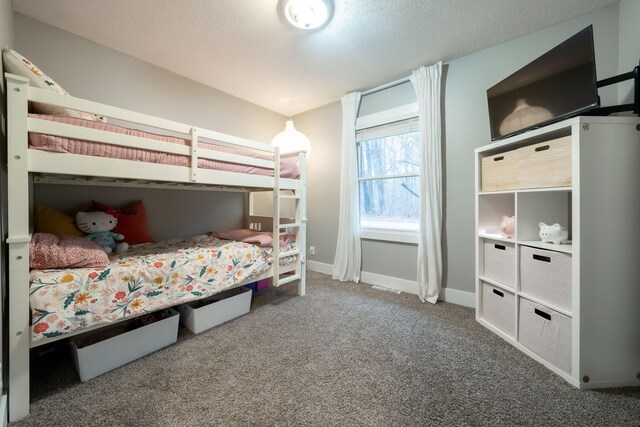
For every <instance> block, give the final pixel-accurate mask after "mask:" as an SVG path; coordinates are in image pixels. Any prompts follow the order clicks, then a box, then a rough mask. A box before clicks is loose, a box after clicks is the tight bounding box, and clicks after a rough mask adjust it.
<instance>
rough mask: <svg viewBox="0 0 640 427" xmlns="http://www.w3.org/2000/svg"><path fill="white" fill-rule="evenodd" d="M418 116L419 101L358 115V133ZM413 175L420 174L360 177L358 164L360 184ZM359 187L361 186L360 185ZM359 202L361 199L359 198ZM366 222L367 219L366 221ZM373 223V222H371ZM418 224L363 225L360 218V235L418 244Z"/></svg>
mask: <svg viewBox="0 0 640 427" xmlns="http://www.w3.org/2000/svg"><path fill="white" fill-rule="evenodd" d="M417 117H418V103H417V102H414V103H411V104H406V105H401V106H399V107H395V108H390V109H387V110H384V111H380V112H378V113H373V114H369V115H366V116H362V117H358V118H357V119H356V133H358V132H360V131H363V130H365V129H368V128H373V127H378V126H384V125H389V124H392V123H394V122H399V121H404V120H408V119H413V118H417ZM359 142H360V141H359V140H358V136H357V135H356V144H357V143H359ZM409 176H410V177H413V176H418V177H419V176H420V174H419V173H418V174H417V175H416V174H403V175H397V176H390V175H389V176H386V175H385V176H384V177H366V178H360V165H358V185H359V183H360V181H363V180H373V179H388V178H401V177H409ZM358 188H359V187H358ZM358 203H360V199H359V198H358ZM365 224H366V221H365ZM369 224H371V222H369ZM418 226H419V224H415V226H413V224H412V226H408V227H398V226H384V225H383V224H381V223H377V224H376V225H368V226H367V225H363V221H362V219H361V218H360V237H361V238H363V239H366V240H382V241H390V242H399V243H411V244H418Z"/></svg>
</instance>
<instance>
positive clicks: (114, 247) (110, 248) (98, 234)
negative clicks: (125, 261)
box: [76, 211, 129, 254]
mask: <svg viewBox="0 0 640 427" xmlns="http://www.w3.org/2000/svg"><path fill="white" fill-rule="evenodd" d="M76 224H78V228H79V229H80V230H82V231H84V232H85V233H88V234H87V235H86V236H85V237H86V238H87V239H89V240H91V241H92V242H95V243H97V244H98V245H99V246H101V247H102V249H103V250H104V251H105V252H106V253H108V254H110V253H111V252H125V251H126V250H127V249H129V245H128V244H127V243H125V242H122V243H116V240H122V239H124V235H122V234H119V233H112V232H111V231H110V230H113V228H114V227H115V226H116V225H118V219H117V218H116V217H115V216H113V215H110V214H108V213H106V212H100V211H94V212H78V213H77V214H76Z"/></svg>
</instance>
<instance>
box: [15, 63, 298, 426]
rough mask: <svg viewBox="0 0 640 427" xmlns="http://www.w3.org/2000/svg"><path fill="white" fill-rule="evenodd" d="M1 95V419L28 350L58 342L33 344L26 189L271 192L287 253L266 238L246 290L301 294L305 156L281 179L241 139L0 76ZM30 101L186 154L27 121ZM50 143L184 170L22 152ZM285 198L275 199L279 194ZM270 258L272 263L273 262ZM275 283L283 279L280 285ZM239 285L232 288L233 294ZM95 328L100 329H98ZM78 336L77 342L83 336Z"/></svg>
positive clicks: (275, 158) (22, 388) (21, 411)
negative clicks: (262, 269)
mask: <svg viewBox="0 0 640 427" xmlns="http://www.w3.org/2000/svg"><path fill="white" fill-rule="evenodd" d="M5 78H6V83H7V84H6V91H7V117H8V126H7V140H8V142H7V145H8V147H7V151H8V153H7V154H8V155H7V158H8V169H7V171H8V237H7V243H8V246H9V262H8V271H9V286H8V287H9V289H8V293H9V295H8V329H7V330H8V333H9V360H8V363H9V370H8V372H9V376H8V397H9V419H10V421H15V420H18V419H21V418H24V417H25V416H27V415H28V414H29V350H30V348H32V347H36V346H38V345H42V344H46V343H49V342H51V341H54V340H56V339H60V338H67V337H69V336H71V335H74V333H71V334H65V335H63V336H61V337H56V338H51V339H44V340H39V341H37V342H33V341H32V331H31V326H30V307H29V286H28V283H29V242H30V240H31V233H32V228H31V223H32V220H31V217H32V215H31V212H32V200H31V194H32V185H33V183H34V181H35V182H39V183H56V184H63V183H69V184H74V185H77V184H85V185H114V186H132V187H144V186H150V187H152V188H173V189H175V188H180V187H181V186H189V188H190V189H194V188H197V189H203V190H212V189H216V190H223V189H224V190H230V191H242V192H247V193H249V192H254V191H273V229H272V231H273V236H278V235H279V233H280V232H281V231H282V230H293V231H294V232H295V234H296V249H295V250H294V251H289V252H281V251H280V244H279V239H278V238H274V239H273V252H272V253H273V254H274V258H273V259H274V262H272V263H271V267H270V269H269V270H268V271H267V272H266V273H263V274H261V275H260V276H259V277H252V278H251V280H247V281H255V280H259V279H262V278H267V277H272V278H273V282H272V283H273V284H274V285H275V286H280V285H283V284H285V283H290V282H296V281H297V283H298V295H304V294H305V284H306V275H305V268H304V260H305V247H306V238H305V234H306V199H305V197H306V196H305V189H306V156H305V153H303V152H302V153H293V154H294V155H295V156H296V160H297V162H298V168H299V172H300V177H299V179H292V178H281V177H280V158H281V154H280V153H279V149H278V148H277V147H272V146H270V145H266V144H262V143H259V142H254V141H250V140H247V139H243V138H239V137H234V136H230V135H225V134H221V133H218V132H214V131H210V130H206V129H201V128H197V127H195V126H190V125H186V124H182V123H177V122H173V121H169V120H165V119H160V118H156V117H152V116H149V115H145V114H140V113H135V112H131V111H127V110H124V109H121V108H117V107H112V106H108V105H104V104H99V103H96V102H91V101H87V100H83V99H79V98H74V97H70V96H64V95H60V94H57V93H54V92H51V91H46V90H43V89H38V88H35V87H32V86H30V85H29V80H28V79H26V78H23V77H20V76H16V75H13V74H9V73H6V74H5ZM31 101H35V102H38V103H44V104H51V105H57V106H61V107H65V108H70V109H75V110H79V111H86V112H90V113H94V114H98V115H101V116H106V117H109V118H111V119H116V120H121V121H126V122H129V123H133V124H137V125H142V126H144V127H152V128H154V129H159V130H160V131H161V132H162V131H164V132H167V133H170V134H172V135H176V134H179V135H183V138H185V139H189V140H190V141H191V144H190V145H182V146H180V145H178V146H176V145H174V144H169V143H165V142H158V141H156V140H151V139H144V138H140V137H133V136H126V135H119V134H114V133H111V132H106V131H101V130H96V129H89V128H86V127H78V126H73V125H70V124H62V123H55V122H51V121H46V120H41V119H38V118H34V117H29V114H28V104H29V102H31ZM31 132H33V133H39V134H47V135H55V136H60V137H66V138H75V139H81V140H88V141H94V142H99V143H104V144H111V145H118V146H123V147H131V148H139V149H144V150H150V151H159V152H168V153H173V154H178V155H183V156H189V158H190V165H189V166H188V167H185V166H173V165H166V164H154V163H143V162H139V161H132V160H121V159H114V158H104V157H90V156H85V155H78V154H69V153H55V152H47V151H41V150H36V149H31V148H29V144H28V141H29V139H28V135H29V133H31ZM211 141H215V144H217V145H221V146H226V147H233V148H240V149H244V150H252V151H254V152H260V153H262V154H266V155H267V156H268V160H264V159H259V158H255V157H250V156H245V155H241V154H229V153H225V152H219V151H214V150H210V149H207V148H203V147H210V145H206V144H210V143H211ZM202 159H213V160H218V161H223V162H233V163H238V164H242V165H247V166H251V167H256V168H263V169H264V168H267V169H269V170H272V171H273V174H272V175H269V176H265V175H252V174H246V173H237V172H227V171H220V170H212V169H203V168H201V167H199V166H198V160H202ZM283 192H284V193H283ZM283 199H290V200H293V201H294V202H295V206H296V207H295V219H294V222H293V223H291V222H289V223H287V224H283V223H281V219H280V218H281V217H280V201H281V200H283ZM275 254H278V255H277V258H276V256H275ZM285 257H287V258H290V257H295V258H294V259H295V261H294V262H293V263H291V264H287V265H285V266H281V265H280V263H279V262H275V259H281V258H285ZM283 274H284V276H282V275H283ZM242 284H244V282H243V283H240V284H239V285H237V286H240V285H242ZM98 327H99V326H98ZM86 331H87V329H84V330H80V331H78V332H77V333H84V332H86Z"/></svg>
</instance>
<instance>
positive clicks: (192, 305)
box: [175, 287, 252, 334]
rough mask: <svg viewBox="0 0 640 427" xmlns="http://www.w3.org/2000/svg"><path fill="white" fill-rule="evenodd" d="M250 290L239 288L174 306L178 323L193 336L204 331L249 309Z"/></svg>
mask: <svg viewBox="0 0 640 427" xmlns="http://www.w3.org/2000/svg"><path fill="white" fill-rule="evenodd" d="M251 293H252V292H251V289H250V288H246V287H240V288H235V289H231V290H228V291H224V292H221V293H219V294H216V295H213V296H211V297H209V298H205V299H201V300H198V301H193V302H189V303H186V304H182V305H179V306H176V307H175V308H176V310H178V311H179V312H180V321H181V322H182V324H183V325H184V326H186V327H187V329H189V330H190V331H191V332H193V333H194V334H199V333H200V332H203V331H206V330H207V329H210V328H213V327H214V326H217V325H220V324H222V323H224V322H228V321H229V320H232V319H235V318H236V317H239V316H242V315H243V314H246V313H248V312H249V310H250V309H251Z"/></svg>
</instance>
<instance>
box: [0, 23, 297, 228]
mask: <svg viewBox="0 0 640 427" xmlns="http://www.w3.org/2000/svg"><path fill="white" fill-rule="evenodd" d="M13 17H14V22H15V33H14V40H15V43H14V46H13V47H14V48H15V49H16V50H17V51H18V52H20V53H21V54H23V55H24V56H25V57H27V58H29V59H30V60H31V61H33V62H34V63H35V64H36V65H37V66H38V67H40V68H41V69H42V70H43V71H44V72H45V73H47V74H48V75H49V76H50V77H51V78H53V79H54V80H56V81H57V82H58V83H59V84H60V85H61V86H62V87H64V88H65V89H66V90H67V91H68V92H70V93H71V94H73V95H75V96H78V97H83V98H87V99H90V100H92V101H97V102H102V103H106V104H110V105H115V106H118V107H123V108H127V109H130V110H134V111H140V112H143V113H147V114H151V115H154V116H159V117H164V118H167V119H171V120H176V121H179V122H183V123H188V124H193V125H196V126H200V127H204V128H208V129H213V130H216V131H220V132H224V133H228V134H232V135H236V136H241V137H244V138H250V139H254V140H258V141H261V142H266V143H270V142H271V139H272V138H273V136H274V135H275V134H276V133H278V132H280V131H281V130H282V129H283V128H284V121H285V118H284V117H283V116H281V115H279V114H277V113H274V112H272V111H269V110H266V109H264V108H262V107H259V106H256V105H254V104H251V103H249V102H246V101H243V100H241V99H239V98H236V97H233V96H231V95H228V94H226V93H224V92H221V91H219V90H216V89H212V88H210V87H207V86H204V85H202V84H199V83H197V82H194V81H193V80H189V79H187V78H184V77H181V76H178V75H176V74H173V73H171V72H169V71H166V70H163V69H160V68H158V67H156V66H154V65H151V64H149V63H146V62H143V61H140V60H139V59H136V58H133V57H131V56H127V55H125V54H123V53H120V52H117V51H115V50H113V49H109V48H106V47H104V46H101V45H98V44H96V43H93V42H91V41H89V40H87V39H83V38H81V37H78V36H75V35H73V34H71V33H68V32H65V31H62V30H59V29H57V28H54V27H52V26H49V25H47V24H44V23H42V22H40V21H36V20H34V19H31V18H28V17H26V16H24V15H20V14H17V13H16V14H14V15H13ZM9 44H10V43H9ZM34 199H35V201H36V202H38V203H42V204H44V205H49V206H51V207H54V208H58V209H60V210H63V211H67V212H69V211H71V210H73V209H74V208H75V207H76V206H77V205H78V204H79V203H81V202H86V201H90V200H91V199H96V200H103V201H105V202H108V203H114V204H118V205H122V204H125V203H128V202H130V201H134V200H139V199H141V200H143V202H144V203H145V207H146V208H147V215H148V218H149V226H150V231H151V233H152V235H153V236H154V237H155V238H157V239H162V238H172V237H186V236H190V235H194V234H199V233H202V232H206V231H211V230H223V229H228V228H232V227H239V226H241V225H242V217H241V215H242V213H243V206H244V203H243V200H244V199H243V196H242V195H241V194H240V193H220V192H218V193H213V192H208V191H187V190H185V191H182V192H181V191H169V190H141V189H131V188H111V189H106V188H99V189H96V188H94V187H77V188H76V187H67V186H51V185H46V186H42V185H37V186H36V188H35V197H34Z"/></svg>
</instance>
